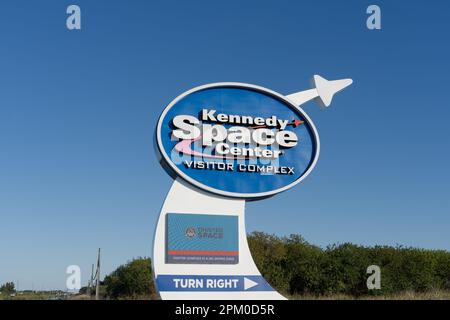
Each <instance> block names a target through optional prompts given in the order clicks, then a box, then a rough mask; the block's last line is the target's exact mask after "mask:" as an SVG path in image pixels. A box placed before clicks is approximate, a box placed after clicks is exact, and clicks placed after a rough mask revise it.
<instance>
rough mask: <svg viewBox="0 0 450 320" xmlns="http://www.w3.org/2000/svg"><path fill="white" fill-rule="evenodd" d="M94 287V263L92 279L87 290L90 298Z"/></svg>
mask: <svg viewBox="0 0 450 320" xmlns="http://www.w3.org/2000/svg"><path fill="white" fill-rule="evenodd" d="M93 287H94V264H92V269H91V278H90V280H89V283H88V290H87V291H88V292H87V294H88V296H89V299H90V298H91V293H92V288H93Z"/></svg>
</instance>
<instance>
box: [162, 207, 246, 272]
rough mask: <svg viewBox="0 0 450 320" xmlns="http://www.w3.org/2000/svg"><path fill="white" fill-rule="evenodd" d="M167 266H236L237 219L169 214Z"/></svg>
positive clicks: (224, 216)
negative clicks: (168, 264)
mask: <svg viewBox="0 0 450 320" xmlns="http://www.w3.org/2000/svg"><path fill="white" fill-rule="evenodd" d="M166 228H167V242H166V261H167V263H183V264H186V263H191V264H195V263H196V264H237V263H238V262H239V241H238V217H237V216H230V215H207V214H179V213H168V214H167V221H166Z"/></svg>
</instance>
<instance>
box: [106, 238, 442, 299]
mask: <svg viewBox="0 0 450 320" xmlns="http://www.w3.org/2000/svg"><path fill="white" fill-rule="evenodd" d="M248 243H249V246H250V250H251V252H252V256H253V259H254V260H255V262H256V265H257V266H258V268H259V270H260V271H261V273H262V275H263V276H264V277H265V279H266V280H267V281H268V282H269V283H270V284H271V285H272V286H273V287H274V288H275V289H276V290H278V291H280V292H282V293H284V294H290V295H335V294H344V295H351V296H356V297H358V296H362V295H390V294H397V293H402V292H405V291H414V292H427V291H432V290H450V252H448V251H444V250H425V249H418V248H409V247H402V246H397V247H391V246H375V247H364V246H358V245H354V244H351V243H344V244H335V245H330V246H328V247H326V248H321V247H318V246H315V245H312V244H310V243H308V242H307V241H305V240H304V239H303V238H302V237H301V236H300V235H291V236H289V237H278V236H274V235H269V234H266V233H262V232H253V233H251V234H249V235H248ZM370 265H377V266H379V267H380V269H381V289H380V290H369V289H368V288H367V278H368V277H369V276H370V274H367V267H368V266H370ZM104 285H105V288H106V289H105V291H106V295H107V297H109V298H112V299H121V298H156V297H157V296H156V292H155V287H154V283H153V278H152V270H151V262H150V259H148V258H138V259H135V260H132V261H130V262H128V263H127V264H125V265H123V266H120V267H119V268H117V270H115V271H114V272H113V273H111V274H110V275H108V276H107V277H106V278H105V280H104Z"/></svg>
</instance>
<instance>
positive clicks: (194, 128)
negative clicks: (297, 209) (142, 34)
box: [156, 83, 319, 198]
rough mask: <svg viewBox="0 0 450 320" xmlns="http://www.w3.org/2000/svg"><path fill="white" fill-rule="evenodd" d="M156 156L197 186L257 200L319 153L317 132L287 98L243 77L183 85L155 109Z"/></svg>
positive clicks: (292, 179)
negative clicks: (243, 80) (161, 108)
mask: <svg viewBox="0 0 450 320" xmlns="http://www.w3.org/2000/svg"><path fill="white" fill-rule="evenodd" d="M156 137H157V143H158V149H159V151H160V153H161V154H162V156H163V159H164V160H165V162H167V164H168V165H169V166H170V168H171V169H172V170H174V171H175V173H176V174H178V175H179V176H180V177H182V178H183V179H184V180H186V181H188V182H189V183H191V184H193V185H194V186H196V187H199V188H201V189H203V190H206V191H209V192H213V193H216V194H220V195H223V196H230V197H241V198H258V197H266V196H270V195H273V194H276V193H278V192H281V191H284V190H287V189H289V188H291V187H293V186H294V185H296V184H297V183H299V182H300V181H301V180H303V179H304V178H305V177H306V176H307V175H308V174H309V173H310V172H311V170H312V169H313V168H314V166H315V164H316V162H317V159H318V156H319V137H318V134H317V130H316V128H315V126H314V124H313V123H312V121H311V120H310V119H309V117H308V116H307V115H306V113H305V112H304V111H303V110H302V109H300V108H299V107H297V106H295V105H294V104H293V103H292V102H290V101H289V100H288V99H287V98H286V97H284V96H283V95H281V94H278V93H276V92H274V91H271V90H269V89H266V88H262V87H259V86H254V85H250V84H242V83H215V84H209V85H204V86H201V87H197V88H194V89H192V90H189V91H187V92H185V93H183V94H182V95H180V96H178V97H177V98H176V99H175V100H173V101H172V102H171V103H170V104H169V105H168V106H167V107H166V109H165V110H164V111H163V113H162V114H161V116H160V118H159V121H158V127H157V132H156Z"/></svg>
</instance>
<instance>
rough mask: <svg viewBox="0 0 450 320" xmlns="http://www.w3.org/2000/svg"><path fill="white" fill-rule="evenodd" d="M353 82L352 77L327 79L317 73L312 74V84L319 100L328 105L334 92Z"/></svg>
mask: <svg viewBox="0 0 450 320" xmlns="http://www.w3.org/2000/svg"><path fill="white" fill-rule="evenodd" d="M352 83H353V80H352V79H341V80H331V81H329V80H327V79H325V78H322V77H321V76H319V75H314V84H315V86H316V90H317V93H318V94H319V97H320V100H321V102H322V103H323V104H324V105H325V106H326V107H328V106H329V105H330V104H331V100H332V99H333V96H334V94H335V93H336V92H339V91H341V90H343V89H345V88H346V87H348V86H349V85H351V84H352Z"/></svg>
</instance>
